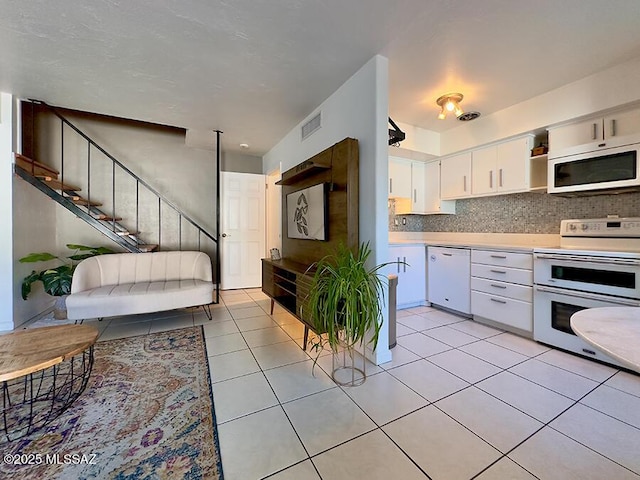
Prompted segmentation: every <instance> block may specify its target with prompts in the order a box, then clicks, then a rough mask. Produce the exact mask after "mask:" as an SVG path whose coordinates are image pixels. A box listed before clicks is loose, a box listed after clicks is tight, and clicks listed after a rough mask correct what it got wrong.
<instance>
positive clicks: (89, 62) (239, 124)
mask: <svg viewBox="0 0 640 480" xmlns="http://www.w3.org/2000/svg"><path fill="white" fill-rule="evenodd" d="M0 12H1V14H0V90H1V91H5V92H10V93H13V94H15V95H17V96H20V97H26V98H37V99H41V100H44V101H47V102H49V103H51V104H54V105H60V106H64V107H68V108H74V109H80V110H86V111H92V112H97V113H103V114H108V115H115V116H120V117H125V118H133V119H138V120H146V121H151V122H157V123H162V124H167V125H173V126H180V127H185V128H190V129H194V130H211V129H220V130H223V131H224V132H225V133H224V136H223V139H224V148H225V149H226V150H229V151H232V150H238V149H239V147H238V145H239V144H240V143H248V144H249V145H250V146H251V148H250V149H249V151H245V152H244V153H250V154H254V155H261V154H263V153H264V152H266V151H268V150H269V149H270V148H271V147H272V146H273V145H274V144H275V143H276V142H277V141H278V140H280V139H281V138H282V137H283V136H284V135H285V134H286V133H287V132H288V131H289V130H290V129H291V128H293V127H294V126H295V125H296V124H297V123H298V122H300V121H301V120H303V119H304V118H305V117H306V116H307V115H308V114H310V113H311V112H312V110H313V109H314V107H316V106H317V105H318V104H319V103H321V102H322V101H323V100H324V99H325V98H327V97H328V96H329V95H330V94H331V93H332V92H333V91H335V90H336V89H337V88H338V87H339V86H340V85H341V84H342V83H344V81H346V80H347V79H348V78H349V77H350V76H351V75H352V74H353V73H355V72H356V71H357V70H358V69H359V68H360V67H361V66H362V65H363V64H364V63H366V62H367V61H368V60H369V59H370V58H371V57H372V56H373V55H375V54H377V53H380V54H383V55H385V56H387V57H388V58H389V68H390V71H389V79H390V92H389V108H390V114H391V116H392V117H393V118H394V120H396V121H400V122H404V123H409V124H413V125H418V126H422V127H424V128H428V129H431V130H435V131H444V130H445V129H448V128H453V127H454V126H457V125H458V124H457V123H456V121H455V120H454V119H451V118H450V119H447V120H445V121H437V120H436V119H435V117H436V115H437V107H436V105H435V99H436V98H437V97H438V96H439V95H441V94H443V93H445V92H447V91H460V92H462V93H464V95H465V99H464V101H463V103H462V106H463V108H464V109H465V110H478V111H480V112H482V114H483V115H487V114H489V113H492V112H495V111H497V110H500V109H502V108H505V107H507V106H509V105H512V104H514V103H518V102H521V101H523V100H526V99H528V98H531V97H533V96H536V95H539V94H541V93H543V92H546V91H549V90H551V89H553V88H556V87H558V86H560V85H563V84H566V83H569V82H571V81H574V80H577V79H579V78H583V77H585V76H587V75H590V74H592V73H595V72H597V71H599V70H602V69H605V68H607V67H610V66H612V65H615V64H618V63H621V62H623V61H626V60H629V59H631V58H633V57H636V56H639V55H640V35H638V25H639V24H640V1H638V0H608V1H606V2H605V1H602V0H536V1H531V0H458V1H456V0H394V1H391V0H386V1H382V0H230V1H212V0H181V1H178V0H138V1H134V0H129V1H117V0H103V1H100V2H97V1H93V2H79V1H73V0H57V1H51V0H30V1H28V2H27V1H14V0H0Z"/></svg>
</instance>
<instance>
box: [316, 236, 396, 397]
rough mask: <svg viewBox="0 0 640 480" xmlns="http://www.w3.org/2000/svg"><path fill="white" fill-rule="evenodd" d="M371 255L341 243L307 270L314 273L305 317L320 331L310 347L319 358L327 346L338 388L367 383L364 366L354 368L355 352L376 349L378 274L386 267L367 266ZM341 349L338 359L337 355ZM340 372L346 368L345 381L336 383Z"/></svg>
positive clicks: (381, 293) (381, 281) (380, 285)
mask: <svg viewBox="0 0 640 480" xmlns="http://www.w3.org/2000/svg"><path fill="white" fill-rule="evenodd" d="M370 255H371V248H370V246H369V243H368V242H367V243H363V244H361V245H360V248H358V249H357V250H355V251H354V250H351V249H349V248H347V247H346V246H344V245H343V244H340V245H339V247H338V249H337V251H336V252H335V253H333V254H331V255H327V256H326V257H324V258H323V259H322V260H320V261H319V262H317V263H316V264H315V265H313V266H312V268H313V267H315V269H316V270H315V273H314V276H313V280H312V285H311V289H310V293H309V296H308V301H307V308H308V309H309V311H308V317H309V318H310V319H311V322H312V324H313V326H314V330H315V331H316V332H319V333H320V332H323V334H322V335H319V336H317V337H316V338H315V339H314V340H313V341H312V342H313V343H312V345H313V348H314V349H315V350H316V351H317V352H318V355H319V354H320V353H319V352H320V350H321V349H322V348H324V347H325V346H326V345H328V346H329V347H330V348H331V351H332V354H333V356H334V359H333V372H332V378H333V380H334V381H335V382H336V383H338V384H341V385H352V386H355V385H360V384H362V383H363V382H364V381H365V380H366V373H365V370H364V368H363V369H359V368H357V367H356V366H355V364H354V354H355V349H356V347H358V346H360V347H362V346H366V345H369V344H372V345H374V347H375V345H376V344H377V341H378V334H379V332H380V328H381V326H382V305H381V304H382V301H383V299H384V291H385V289H384V286H385V285H386V283H387V277H386V275H383V274H382V273H381V272H380V270H381V269H382V268H383V267H385V266H386V265H388V263H383V264H380V265H374V266H368V264H367V262H368V259H369V257H370ZM340 350H342V355H341V356H342V361H340V359H339V357H338V352H339V351H340ZM347 355H348V356H349V358H348V359H347ZM336 360H337V361H338V367H337V368H336ZM348 360H350V364H348V363H347V362H348ZM316 361H317V357H316ZM342 369H348V370H350V373H351V380H350V381H348V382H341V381H338V380H337V378H336V373H337V372H338V371H339V370H342ZM356 377H357V378H356Z"/></svg>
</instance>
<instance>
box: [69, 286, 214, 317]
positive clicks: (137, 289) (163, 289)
mask: <svg viewBox="0 0 640 480" xmlns="http://www.w3.org/2000/svg"><path fill="white" fill-rule="evenodd" d="M212 300H213V283H211V282H210V281H204V280H198V279H183V280H168V281H156V282H137V283H124V284H121V285H104V286H101V287H96V288H92V289H90V290H85V291H82V292H76V293H74V294H73V295H70V296H69V297H68V298H67V315H68V317H69V318H70V319H72V320H76V319H82V318H94V317H113V316H117V315H129V314H137V313H146V312H159V311H163V310H172V309H174V308H184V307H191V306H197V305H205V304H209V303H211V301H212Z"/></svg>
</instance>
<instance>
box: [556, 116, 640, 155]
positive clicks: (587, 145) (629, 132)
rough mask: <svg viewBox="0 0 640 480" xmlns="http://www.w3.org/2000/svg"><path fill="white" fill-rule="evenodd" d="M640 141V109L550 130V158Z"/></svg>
mask: <svg viewBox="0 0 640 480" xmlns="http://www.w3.org/2000/svg"><path fill="white" fill-rule="evenodd" d="M638 141H640V108H634V109H629V110H624V111H619V112H616V113H612V114H610V115H607V116H604V117H593V118H590V119H587V120H583V121H580V122H575V123H569V124H567V125H562V126H559V127H554V128H550V129H549V158H556V157H561V156H565V155H572V154H575V153H582V152H589V151H595V150H598V149H599V148H611V147H616V146H619V145H624V144H626V143H637V142H638Z"/></svg>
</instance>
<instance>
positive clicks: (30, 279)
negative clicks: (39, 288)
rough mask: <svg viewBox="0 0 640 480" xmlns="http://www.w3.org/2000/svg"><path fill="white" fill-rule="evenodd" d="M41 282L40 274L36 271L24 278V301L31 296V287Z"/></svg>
mask: <svg viewBox="0 0 640 480" xmlns="http://www.w3.org/2000/svg"><path fill="white" fill-rule="evenodd" d="M39 280H40V274H39V273H38V272H36V271H35V270H33V271H32V272H31V273H30V274H29V275H27V276H26V277H24V280H22V299H23V300H26V299H27V297H28V296H29V294H30V293H31V285H32V284H33V283H34V282H37V281H39Z"/></svg>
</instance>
